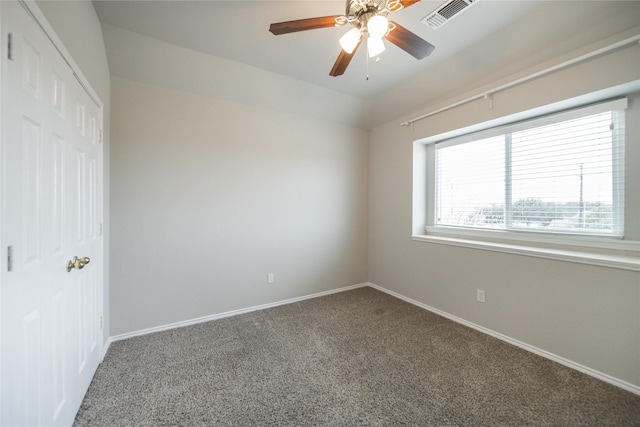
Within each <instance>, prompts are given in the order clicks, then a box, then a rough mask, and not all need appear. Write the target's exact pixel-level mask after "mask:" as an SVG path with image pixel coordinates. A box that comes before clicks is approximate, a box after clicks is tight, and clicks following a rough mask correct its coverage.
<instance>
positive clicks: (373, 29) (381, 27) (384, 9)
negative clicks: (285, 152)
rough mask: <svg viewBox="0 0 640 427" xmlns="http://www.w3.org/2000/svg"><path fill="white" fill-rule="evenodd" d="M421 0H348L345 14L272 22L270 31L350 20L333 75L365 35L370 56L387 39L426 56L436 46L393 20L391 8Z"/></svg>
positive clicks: (291, 30)
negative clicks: (349, 28) (350, 27)
mask: <svg viewBox="0 0 640 427" xmlns="http://www.w3.org/2000/svg"><path fill="white" fill-rule="evenodd" d="M419 1H420V0H347V2H346V3H347V4H346V11H345V14H344V15H334V16H322V17H318V18H307V19H298V20H295V21H285V22H277V23H274V24H271V26H270V27H269V31H271V32H272V33H273V34H274V35H276V36H277V35H280V34H288V33H295V32H298V31H306V30H315V29H317V28H328V27H341V26H343V25H345V24H347V23H349V24H351V25H352V26H353V28H352V29H351V30H349V31H348V32H347V33H346V34H345V35H343V36H342V37H341V38H340V45H341V46H342V51H340V54H339V55H338V59H336V62H335V64H333V68H332V69H331V72H330V73H329V75H330V76H333V77H337V76H341V75H342V74H344V72H345V70H346V69H347V67H348V66H349V62H351V58H353V55H354V54H355V52H356V50H357V49H358V47H359V46H360V43H361V42H362V40H363V38H364V37H365V36H366V38H367V50H368V54H369V57H376V56H378V55H379V54H380V53H382V52H383V51H384V50H385V46H384V42H383V41H382V39H385V40H387V41H389V42H391V43H393V44H395V45H396V46H398V47H399V48H400V49H402V50H404V51H405V52H407V53H409V54H410V55H412V56H413V57H415V58H416V59H423V58H425V57H427V56H429V55H430V54H431V52H433V49H435V46H434V45H432V44H431V43H429V42H428V41H426V40H424V39H422V38H420V37H419V36H417V35H415V34H414V33H412V32H411V31H409V30H407V29H406V28H404V27H402V26H401V25H400V24H398V23H396V22H393V21H389V20H388V19H387V15H388V14H389V13H390V12H397V11H398V10H400V9H402V8H405V7H409V6H411V5H413V4H415V3H417V2H419Z"/></svg>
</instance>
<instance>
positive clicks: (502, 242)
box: [412, 97, 640, 271]
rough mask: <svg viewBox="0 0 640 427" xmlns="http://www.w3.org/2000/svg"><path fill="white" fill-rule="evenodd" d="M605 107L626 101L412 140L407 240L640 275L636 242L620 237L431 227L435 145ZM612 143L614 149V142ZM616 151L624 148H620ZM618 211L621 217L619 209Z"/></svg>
mask: <svg viewBox="0 0 640 427" xmlns="http://www.w3.org/2000/svg"><path fill="white" fill-rule="evenodd" d="M607 105H609V106H612V107H617V108H610V109H611V110H616V109H624V108H626V106H627V98H626V97H625V98H616V99H612V100H611V99H609V100H597V102H595V103H590V104H587V105H584V104H582V105H567V104H564V105H562V107H561V108H559V107H558V105H554V106H548V107H546V108H545V107H543V108H541V109H536V110H531V111H529V112H523V113H519V114H515V115H512V116H507V117H503V118H500V119H497V120H492V121H490V122H486V123H480V124H476V125H473V126H469V127H467V128H464V129H458V130H454V131H451V132H446V133H444V134H440V135H435V136H431V137H428V138H424V139H421V140H417V141H414V150H413V151H414V153H413V154H414V156H413V160H414V168H413V184H414V188H413V193H414V198H413V231H412V239H413V240H415V241H424V242H430V243H438V244H447V245H453V246H463V247H469V248H473V249H484V250H490V251H498V252H507V253H515V254H520V255H529V256H534V257H541V258H550V259H560V260H565V261H573V262H578V263H586V264H592V265H602V266H607V267H614V268H621V269H627V270H633V271H640V241H638V240H630V239H628V238H626V237H614V236H597V235H596V236H593V235H581V234H572V233H553V232H536V231H523V230H489V229H486V230H483V229H473V228H465V227H447V226H435V225H434V224H435V222H434V219H435V218H434V217H435V196H436V189H435V181H436V177H435V157H436V155H435V144H437V143H440V142H443V141H450V140H455V141H459V142H458V143H463V141H465V140H466V141H470V140H474V139H481V138H485V137H489V136H495V135H497V134H502V133H504V132H505V130H506V129H515V128H516V127H517V126H519V125H520V124H521V123H526V124H528V125H529V127H532V125H531V124H532V123H543V124H544V122H545V120H549V118H552V120H553V121H554V122H558V121H562V120H564V119H563V118H564V117H569V118H572V117H575V116H576V115H577V114H582V115H589V113H590V112H591V111H598V110H599V111H602V108H603V106H605V107H606V106H607ZM621 106H622V107H621ZM540 125H542V124H540ZM512 131H513V130H512ZM625 133H626V132H625ZM625 137H626V135H625ZM614 144H617V146H618V148H619V146H620V142H619V141H618V142H617V143H615V142H614ZM622 148H623V149H624V144H623V146H622ZM617 173H618V174H620V173H622V174H623V176H622V178H623V179H624V178H625V176H624V174H625V171H624V167H623V168H622V170H618V171H617ZM618 177H619V176H618ZM615 178H616V177H615V176H614V179H615ZM618 191H619V194H618V195H620V194H622V195H624V191H625V190H624V184H623V188H618ZM620 213H621V214H622V215H624V211H622V212H620ZM623 227H624V223H623ZM623 234H624V230H623Z"/></svg>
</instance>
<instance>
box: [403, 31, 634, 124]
mask: <svg viewBox="0 0 640 427" xmlns="http://www.w3.org/2000/svg"><path fill="white" fill-rule="evenodd" d="M639 41H640V34H636V35H635V36H633V37H629V38H627V39H624V40H621V41H619V42H616V43H613V44H610V45H608V46H605V47H603V48H600V49H597V50H594V51H592V52H589V53H586V54H584V55H581V56H578V57H576V58H573V59H570V60H568V61H565V62H562V63H560V64H557V65H554V66H552V67H549V68H546V69H544V70H541V71H538V72H535V73H533V74H529V75H528V76H526V77H522V78H519V79H517V80H514V81H512V82H510V83H506V84H504V85H501V86H497V87H495V88H493V89H490V90H487V91H484V92H482V93H479V94H477V95H474V96H471V97H469V98H466V99H463V100H462V101H458V102H454V103H453V104H450V105H447V106H446V107H442V108H439V109H437V110H434V111H431V112H429V113H426V114H423V115H421V116H418V117H415V118H413V119H411V120H407V121H406V122H404V123H402V124H401V126H409V125H412V124H414V123H415V122H417V121H420V120H423V119H426V118H427V117H431V116H435V115H436V114H440V113H442V112H445V111H448V110H451V109H453V108H456V107H459V106H461V105H464V104H468V103H470V102H473V101H476V100H478V99H481V98H485V99H488V100H489V101H490V102H491V103H492V102H493V100H492V98H491V97H492V96H493V94H494V93H497V92H501V91H503V90H506V89H509V88H512V87H514V86H517V85H520V84H522V83H526V82H528V81H531V80H534V79H537V78H538V77H542V76H545V75H547V74H551V73H553V72H555V71H558V70H562V69H564V68H568V67H570V66H572V65H575V64H577V63H579V62H583V61H586V60H588V59H591V58H594V57H596V56H599V55H603V54H605V53H608V52H610V51H612V50H616V49H620V48H623V47H627V46H629V45H632V44H634V43H637V42H639Z"/></svg>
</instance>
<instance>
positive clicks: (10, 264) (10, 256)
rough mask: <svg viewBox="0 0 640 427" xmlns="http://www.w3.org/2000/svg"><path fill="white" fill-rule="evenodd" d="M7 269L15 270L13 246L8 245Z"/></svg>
mask: <svg viewBox="0 0 640 427" xmlns="http://www.w3.org/2000/svg"><path fill="white" fill-rule="evenodd" d="M7 271H13V246H7Z"/></svg>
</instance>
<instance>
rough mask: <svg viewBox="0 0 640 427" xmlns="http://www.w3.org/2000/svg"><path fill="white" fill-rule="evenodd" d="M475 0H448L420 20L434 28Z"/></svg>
mask: <svg viewBox="0 0 640 427" xmlns="http://www.w3.org/2000/svg"><path fill="white" fill-rule="evenodd" d="M477 2H478V0H449V1H447V2H445V3H443V4H441V5H440V6H439V7H438V8H437V9H436V10H434V11H433V12H431V13H430V14H428V15H427V16H425V17H424V18H422V22H423V23H424V24H426V25H428V26H430V27H431V28H433V29H434V30H436V29H438V28H440V27H441V26H443V25H444V24H446V23H447V22H449V21H450V20H452V19H453V18H454V17H455V16H457V15H458V14H459V13H460V12H462V11H463V10H465V9H466V8H467V7H469V6H471V5H473V4H474V3H477Z"/></svg>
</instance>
